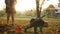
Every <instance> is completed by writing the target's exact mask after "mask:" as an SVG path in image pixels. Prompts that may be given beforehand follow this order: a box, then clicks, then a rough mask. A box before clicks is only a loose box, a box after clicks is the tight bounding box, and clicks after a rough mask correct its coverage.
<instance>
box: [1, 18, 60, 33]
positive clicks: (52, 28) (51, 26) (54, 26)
mask: <svg viewBox="0 0 60 34" xmlns="http://www.w3.org/2000/svg"><path fill="white" fill-rule="evenodd" d="M30 19H31V18H15V24H18V25H22V26H23V25H26V24H29V21H30ZM44 21H46V22H48V27H44V28H43V31H44V34H56V33H57V32H58V30H60V18H44ZM10 22H11V19H10ZM0 23H3V24H5V23H6V18H1V19H0ZM32 31H33V28H32Z"/></svg>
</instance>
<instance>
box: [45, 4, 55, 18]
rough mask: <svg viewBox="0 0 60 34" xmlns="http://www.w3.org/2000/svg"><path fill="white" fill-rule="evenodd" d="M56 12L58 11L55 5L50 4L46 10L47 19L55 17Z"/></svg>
mask: <svg viewBox="0 0 60 34" xmlns="http://www.w3.org/2000/svg"><path fill="white" fill-rule="evenodd" d="M55 10H56V9H55V7H54V5H52V4H50V5H49V6H48V7H47V9H46V14H48V15H47V17H49V16H54V15H55Z"/></svg>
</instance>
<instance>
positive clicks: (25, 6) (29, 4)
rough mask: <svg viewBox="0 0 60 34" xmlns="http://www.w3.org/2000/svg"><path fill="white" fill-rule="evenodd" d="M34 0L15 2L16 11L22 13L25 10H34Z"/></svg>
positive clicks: (18, 0)
mask: <svg viewBox="0 0 60 34" xmlns="http://www.w3.org/2000/svg"><path fill="white" fill-rule="evenodd" d="M35 7H36V4H35V0H17V4H16V7H15V9H16V11H19V12H24V11H25V10H30V9H32V8H35Z"/></svg>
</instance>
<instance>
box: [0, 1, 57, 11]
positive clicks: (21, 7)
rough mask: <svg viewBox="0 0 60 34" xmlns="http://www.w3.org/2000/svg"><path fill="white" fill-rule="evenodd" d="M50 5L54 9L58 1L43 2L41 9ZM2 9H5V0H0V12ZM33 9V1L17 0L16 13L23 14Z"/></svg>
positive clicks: (34, 5)
mask: <svg viewBox="0 0 60 34" xmlns="http://www.w3.org/2000/svg"><path fill="white" fill-rule="evenodd" d="M41 1H42V0H41ZM50 4H53V5H54V6H55V7H57V4H58V0H48V1H47V0H45V2H44V4H43V6H42V8H43V9H45V8H47V7H48V6H49V5H50ZM3 8H5V0H0V10H2V9H3ZM33 8H36V3H35V0H17V4H16V6H15V9H16V11H19V12H24V11H25V10H28V9H29V10H31V9H33Z"/></svg>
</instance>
